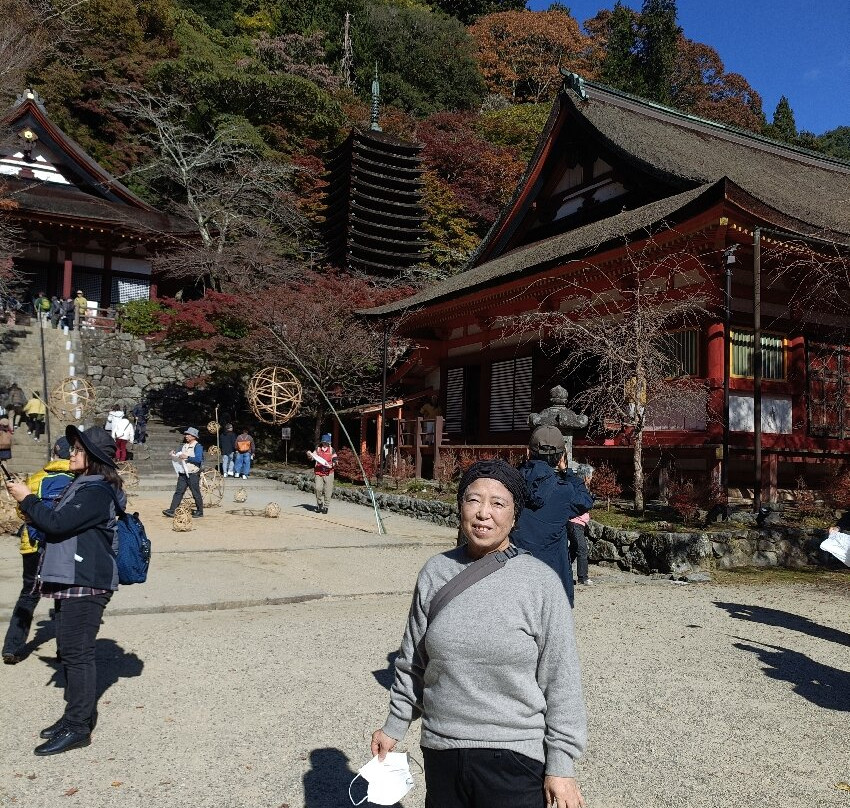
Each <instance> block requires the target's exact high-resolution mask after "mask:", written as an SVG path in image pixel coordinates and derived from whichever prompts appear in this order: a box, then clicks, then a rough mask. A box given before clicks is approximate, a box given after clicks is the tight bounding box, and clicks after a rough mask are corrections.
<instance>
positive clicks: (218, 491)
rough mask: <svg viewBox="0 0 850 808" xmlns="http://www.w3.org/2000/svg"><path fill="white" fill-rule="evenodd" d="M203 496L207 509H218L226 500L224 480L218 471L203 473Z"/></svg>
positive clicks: (210, 470) (209, 470)
mask: <svg viewBox="0 0 850 808" xmlns="http://www.w3.org/2000/svg"><path fill="white" fill-rule="evenodd" d="M201 496H202V497H203V500H204V507H205V508H216V507H218V506H219V505H221V501H222V499H224V480H222V477H221V473H220V472H219V470H218V469H207V470H206V471H202V472H201Z"/></svg>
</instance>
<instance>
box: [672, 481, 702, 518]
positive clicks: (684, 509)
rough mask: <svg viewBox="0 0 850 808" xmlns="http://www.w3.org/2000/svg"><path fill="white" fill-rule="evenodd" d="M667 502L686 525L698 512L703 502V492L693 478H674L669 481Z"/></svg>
mask: <svg viewBox="0 0 850 808" xmlns="http://www.w3.org/2000/svg"><path fill="white" fill-rule="evenodd" d="M667 502H668V504H669V505H670V507H671V508H672V509H673V510H674V511H675V512H676V513H677V514H679V516H681V517H682V521H683V522H684V523H685V524H686V525H688V524H690V523H691V522H693V521H694V519H696V517H697V514H698V513H699V509H700V505H701V504H703V492H702V491H701V490H700V489H699V488H697V486H696V485H695V484H694V481H693V480H674V481H673V482H671V483H670V488H669V493H668V495H667Z"/></svg>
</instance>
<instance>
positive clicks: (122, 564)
mask: <svg viewBox="0 0 850 808" xmlns="http://www.w3.org/2000/svg"><path fill="white" fill-rule="evenodd" d="M96 485H100V486H102V487H103V488H108V489H109V492H110V493H111V494H112V499H113V501H114V502H115V510H116V512H117V513H118V553H117V554H116V555H115V563H116V564H117V566H118V583H119V584H121V585H122V586H128V585H129V584H143V583H144V582H145V581H146V580H147V577H148V568H149V567H150V565H151V540H150V539H149V538H148V535H147V533H145V526H144V525H143V524H142V520H141V519H139V514H138V513H127V512H126V511H125V510H124V509H123V508H122V507H121V505H120V503H119V502H118V495H117V494H116V493H115V489H114V488H113V487H112V486H111V485H108V484H107V483H96Z"/></svg>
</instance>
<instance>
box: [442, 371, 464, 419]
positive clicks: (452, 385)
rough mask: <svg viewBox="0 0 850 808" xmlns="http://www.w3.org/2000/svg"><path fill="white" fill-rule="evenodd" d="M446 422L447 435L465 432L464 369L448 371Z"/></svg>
mask: <svg viewBox="0 0 850 808" xmlns="http://www.w3.org/2000/svg"><path fill="white" fill-rule="evenodd" d="M445 418H446V421H445V425H444V429H445V431H446V432H447V433H454V434H457V433H458V432H461V431H462V430H463V368H449V369H448V370H447V371H446V415H445Z"/></svg>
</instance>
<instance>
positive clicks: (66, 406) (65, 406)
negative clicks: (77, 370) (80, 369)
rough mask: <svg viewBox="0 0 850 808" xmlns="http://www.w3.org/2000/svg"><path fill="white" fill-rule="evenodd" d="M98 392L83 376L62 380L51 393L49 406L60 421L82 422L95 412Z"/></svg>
mask: <svg viewBox="0 0 850 808" xmlns="http://www.w3.org/2000/svg"><path fill="white" fill-rule="evenodd" d="M96 404H97V390H95V387H94V385H93V384H92V383H91V382H90V381H89V380H88V379H84V378H82V377H81V376H68V378H66V379H62V381H61V382H59V384H57V385H56V386H55V387H54V388H53V389H52V390H51V391H50V397H49V399H48V402H47V406H48V407H49V408H50V412H52V413H53V414H54V415H55V416H56V417H57V418H58V419H59V420H60V421H63V422H65V423H71V422H79V421H82V420H83V419H84V418H85V417H86V416H87V415H91V414H92V413H93V412H94V409H95V405H96Z"/></svg>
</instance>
